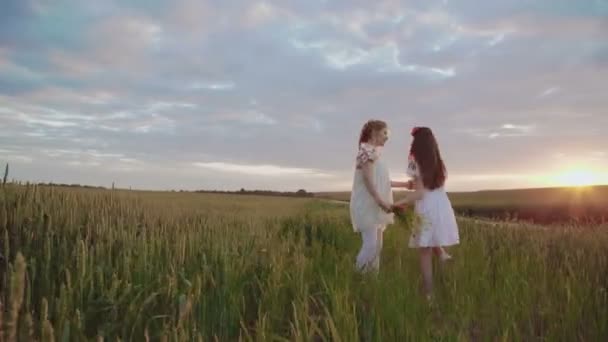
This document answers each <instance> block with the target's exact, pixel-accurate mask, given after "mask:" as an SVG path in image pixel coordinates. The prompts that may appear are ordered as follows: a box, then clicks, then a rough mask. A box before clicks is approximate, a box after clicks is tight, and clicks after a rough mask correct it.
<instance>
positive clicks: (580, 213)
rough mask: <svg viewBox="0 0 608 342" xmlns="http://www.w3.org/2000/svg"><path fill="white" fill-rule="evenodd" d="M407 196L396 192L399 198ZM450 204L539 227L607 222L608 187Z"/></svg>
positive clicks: (475, 197) (470, 197) (460, 196)
mask: <svg viewBox="0 0 608 342" xmlns="http://www.w3.org/2000/svg"><path fill="white" fill-rule="evenodd" d="M404 194H405V193H404V192H395V198H400V197H402V196H403V195H404ZM315 195H316V197H317V198H327V199H333V200H338V201H348V200H349V199H350V192H325V193H317V194H315ZM449 197H450V200H451V201H452V205H453V207H454V209H455V210H456V211H457V212H458V213H459V214H461V215H466V216H482V217H492V218H502V219H504V218H513V217H517V218H519V219H522V220H531V221H535V222H538V223H560V222H569V221H571V219H579V220H590V221H602V222H606V221H608V186H594V187H582V188H541V189H518V190H493V191H476V192H451V193H449Z"/></svg>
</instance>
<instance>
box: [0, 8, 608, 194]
mask: <svg viewBox="0 0 608 342" xmlns="http://www.w3.org/2000/svg"><path fill="white" fill-rule="evenodd" d="M1 8H2V9H1V10H0V163H1V165H2V166H1V167H2V169H3V165H4V163H5V162H9V163H10V166H11V177H13V178H15V179H18V180H30V181H44V182H48V181H54V182H58V183H81V184H92V185H103V186H111V184H112V182H113V181H115V182H116V185H117V186H119V187H129V186H132V187H134V188H142V189H227V190H235V189H240V188H241V187H244V188H247V189H254V188H256V189H274V190H297V189H300V188H304V189H306V190H310V191H322V190H348V189H350V186H351V182H352V174H353V166H354V157H355V153H356V148H357V139H358V135H359V132H360V129H361V126H362V125H363V123H364V122H365V121H366V120H367V119H370V118H376V119H383V120H385V121H387V122H388V123H389V126H390V130H391V139H390V140H389V142H388V144H387V146H386V148H385V151H384V158H386V161H387V162H388V163H389V165H390V167H391V173H392V175H393V176H394V178H396V179H405V176H404V174H405V166H406V158H407V151H408V148H409V143H410V137H409V131H410V129H411V127H412V126H416V125H427V126H429V127H431V128H432V129H433V130H434V131H435V133H436V135H437V137H438V140H439V143H440V147H441V150H442V153H443V155H444V159H445V162H446V165H447V168H448V172H449V178H448V185H447V187H448V189H449V190H477V189H488V188H492V189H497V188H519V187H537V186H551V185H562V184H587V183H606V184H608V133H607V132H608V0H576V1H574V0H535V1H532V0H510V1H476V0H461V1H455V0H443V1H441V0H439V1H431V0H409V1H388V0H387V1H384V0H375V1H368V0H366V1H355V0H349V1H316V0H307V1H304V0H303V1H265V2H264V1H262V2H256V1H230V0H224V1H220V0H215V1H201V0H177V1H168V0H167V1H161V0H150V1H148V0H130V1H119V0H114V1H112V0H104V1H64V0H59V1H42V0H38V1H34V0H8V1H7V0H3V1H2V5H1Z"/></svg>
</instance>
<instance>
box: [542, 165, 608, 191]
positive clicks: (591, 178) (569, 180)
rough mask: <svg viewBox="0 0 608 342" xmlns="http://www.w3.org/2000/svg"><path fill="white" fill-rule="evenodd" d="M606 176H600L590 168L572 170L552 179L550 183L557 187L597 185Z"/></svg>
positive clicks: (603, 180)
mask: <svg viewBox="0 0 608 342" xmlns="http://www.w3.org/2000/svg"><path fill="white" fill-rule="evenodd" d="M603 178H606V175H602V174H601V173H599V172H596V171H594V170H592V169H590V168H583V167H578V168H573V169H569V170H566V171H564V172H562V173H559V174H557V175H555V176H553V177H552V179H551V182H552V183H554V184H555V185H557V186H578V187H582V186H590V185H598V184H601V183H603V182H605V181H606V179H603Z"/></svg>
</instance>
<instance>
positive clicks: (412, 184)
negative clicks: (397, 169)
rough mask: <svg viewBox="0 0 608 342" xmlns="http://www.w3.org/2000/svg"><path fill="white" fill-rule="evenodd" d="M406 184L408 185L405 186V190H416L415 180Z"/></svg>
mask: <svg viewBox="0 0 608 342" xmlns="http://www.w3.org/2000/svg"><path fill="white" fill-rule="evenodd" d="M405 184H406V185H405V188H406V189H408V190H414V188H415V184H414V181H413V180H409V181H407V183H405Z"/></svg>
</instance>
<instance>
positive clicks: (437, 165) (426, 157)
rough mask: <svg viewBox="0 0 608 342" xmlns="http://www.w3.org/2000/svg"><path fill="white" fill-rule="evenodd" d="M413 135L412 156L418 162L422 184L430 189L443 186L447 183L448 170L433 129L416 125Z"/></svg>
mask: <svg viewBox="0 0 608 342" xmlns="http://www.w3.org/2000/svg"><path fill="white" fill-rule="evenodd" d="M412 137H414V140H413V141H412V146H411V147H410V156H411V157H413V158H414V160H416V163H418V168H419V172H420V177H421V178H422V184H424V187H425V188H426V189H429V190H435V189H437V188H441V187H442V186H443V185H444V184H445V180H446V178H447V170H446V168H445V164H444V163H443V159H441V153H440V152H439V145H438V144H437V139H435V136H434V135H433V131H431V129H430V128H428V127H414V129H412Z"/></svg>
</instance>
